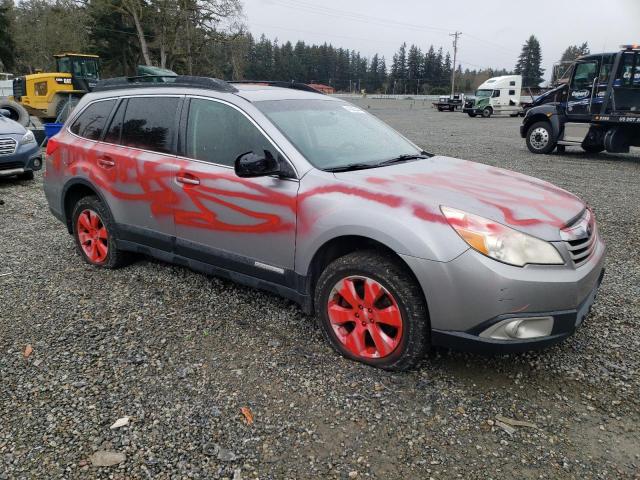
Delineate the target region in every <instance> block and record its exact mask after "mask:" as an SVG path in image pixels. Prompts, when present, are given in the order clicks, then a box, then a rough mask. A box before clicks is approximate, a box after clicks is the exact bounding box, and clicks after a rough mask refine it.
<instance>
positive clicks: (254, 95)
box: [233, 83, 336, 102]
mask: <svg viewBox="0 0 640 480" xmlns="http://www.w3.org/2000/svg"><path fill="white" fill-rule="evenodd" d="M233 86H234V87H236V88H237V89H238V91H237V92H236V95H238V96H239V97H242V98H244V99H245V100H248V101H250V102H260V101H264V100H305V99H307V100H336V99H335V98H333V97H329V96H327V95H324V94H322V93H320V92H318V93H314V92H308V91H305V90H296V89H293V88H282V87H273V86H270V85H263V84H260V83H255V84H253V83H245V84H233Z"/></svg>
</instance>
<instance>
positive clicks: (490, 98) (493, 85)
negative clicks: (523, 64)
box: [462, 75, 522, 118]
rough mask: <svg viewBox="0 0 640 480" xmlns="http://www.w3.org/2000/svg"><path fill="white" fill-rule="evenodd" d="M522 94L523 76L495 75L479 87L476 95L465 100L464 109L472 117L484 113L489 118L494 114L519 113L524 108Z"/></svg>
mask: <svg viewBox="0 0 640 480" xmlns="http://www.w3.org/2000/svg"><path fill="white" fill-rule="evenodd" d="M521 94H522V76H520V75H504V76H501V77H493V78H490V79H489V80H487V81H486V82H484V83H483V84H482V85H480V86H479V87H478V90H476V93H475V97H474V98H473V99H469V100H467V101H466V102H465V105H464V109H463V110H462V111H463V112H465V113H467V114H468V115H469V116H470V117H475V116H477V115H482V116H483V117H485V118H489V117H490V116H491V115H493V114H509V115H518V114H519V113H520V111H521V109H522V107H521V106H520V96H521Z"/></svg>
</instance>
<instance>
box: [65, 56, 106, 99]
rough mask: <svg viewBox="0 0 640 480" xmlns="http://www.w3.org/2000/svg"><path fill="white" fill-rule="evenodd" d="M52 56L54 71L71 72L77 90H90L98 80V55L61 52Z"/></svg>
mask: <svg viewBox="0 0 640 480" xmlns="http://www.w3.org/2000/svg"><path fill="white" fill-rule="evenodd" d="M54 58H55V59H56V67H57V68H56V71H58V72H60V73H69V74H71V79H72V83H73V84H74V87H76V88H77V89H78V90H86V91H91V90H93V89H94V88H95V86H96V83H98V80H100V57H98V56H96V55H82V54H77V53H63V54H60V55H54ZM76 84H77V85H76ZM82 87H85V88H82Z"/></svg>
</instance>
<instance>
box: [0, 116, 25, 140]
mask: <svg viewBox="0 0 640 480" xmlns="http://www.w3.org/2000/svg"><path fill="white" fill-rule="evenodd" d="M25 133H27V130H26V129H25V128H24V127H23V126H22V125H20V124H19V123H18V122H14V121H13V120H11V119H10V118H7V117H3V116H2V115H0V135H3V134H4V135H9V134H17V135H19V134H22V135H24V134H25Z"/></svg>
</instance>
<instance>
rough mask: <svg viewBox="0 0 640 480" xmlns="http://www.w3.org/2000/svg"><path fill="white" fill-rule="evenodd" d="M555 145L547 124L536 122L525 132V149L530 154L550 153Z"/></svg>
mask: <svg viewBox="0 0 640 480" xmlns="http://www.w3.org/2000/svg"><path fill="white" fill-rule="evenodd" d="M556 144H557V141H556V139H555V138H554V136H553V130H552V129H551V124H550V123H549V122H536V123H534V124H533V125H531V126H530V127H529V130H527V148H528V149H529V151H530V152H531V153H550V152H552V151H553V149H554V148H556Z"/></svg>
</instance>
